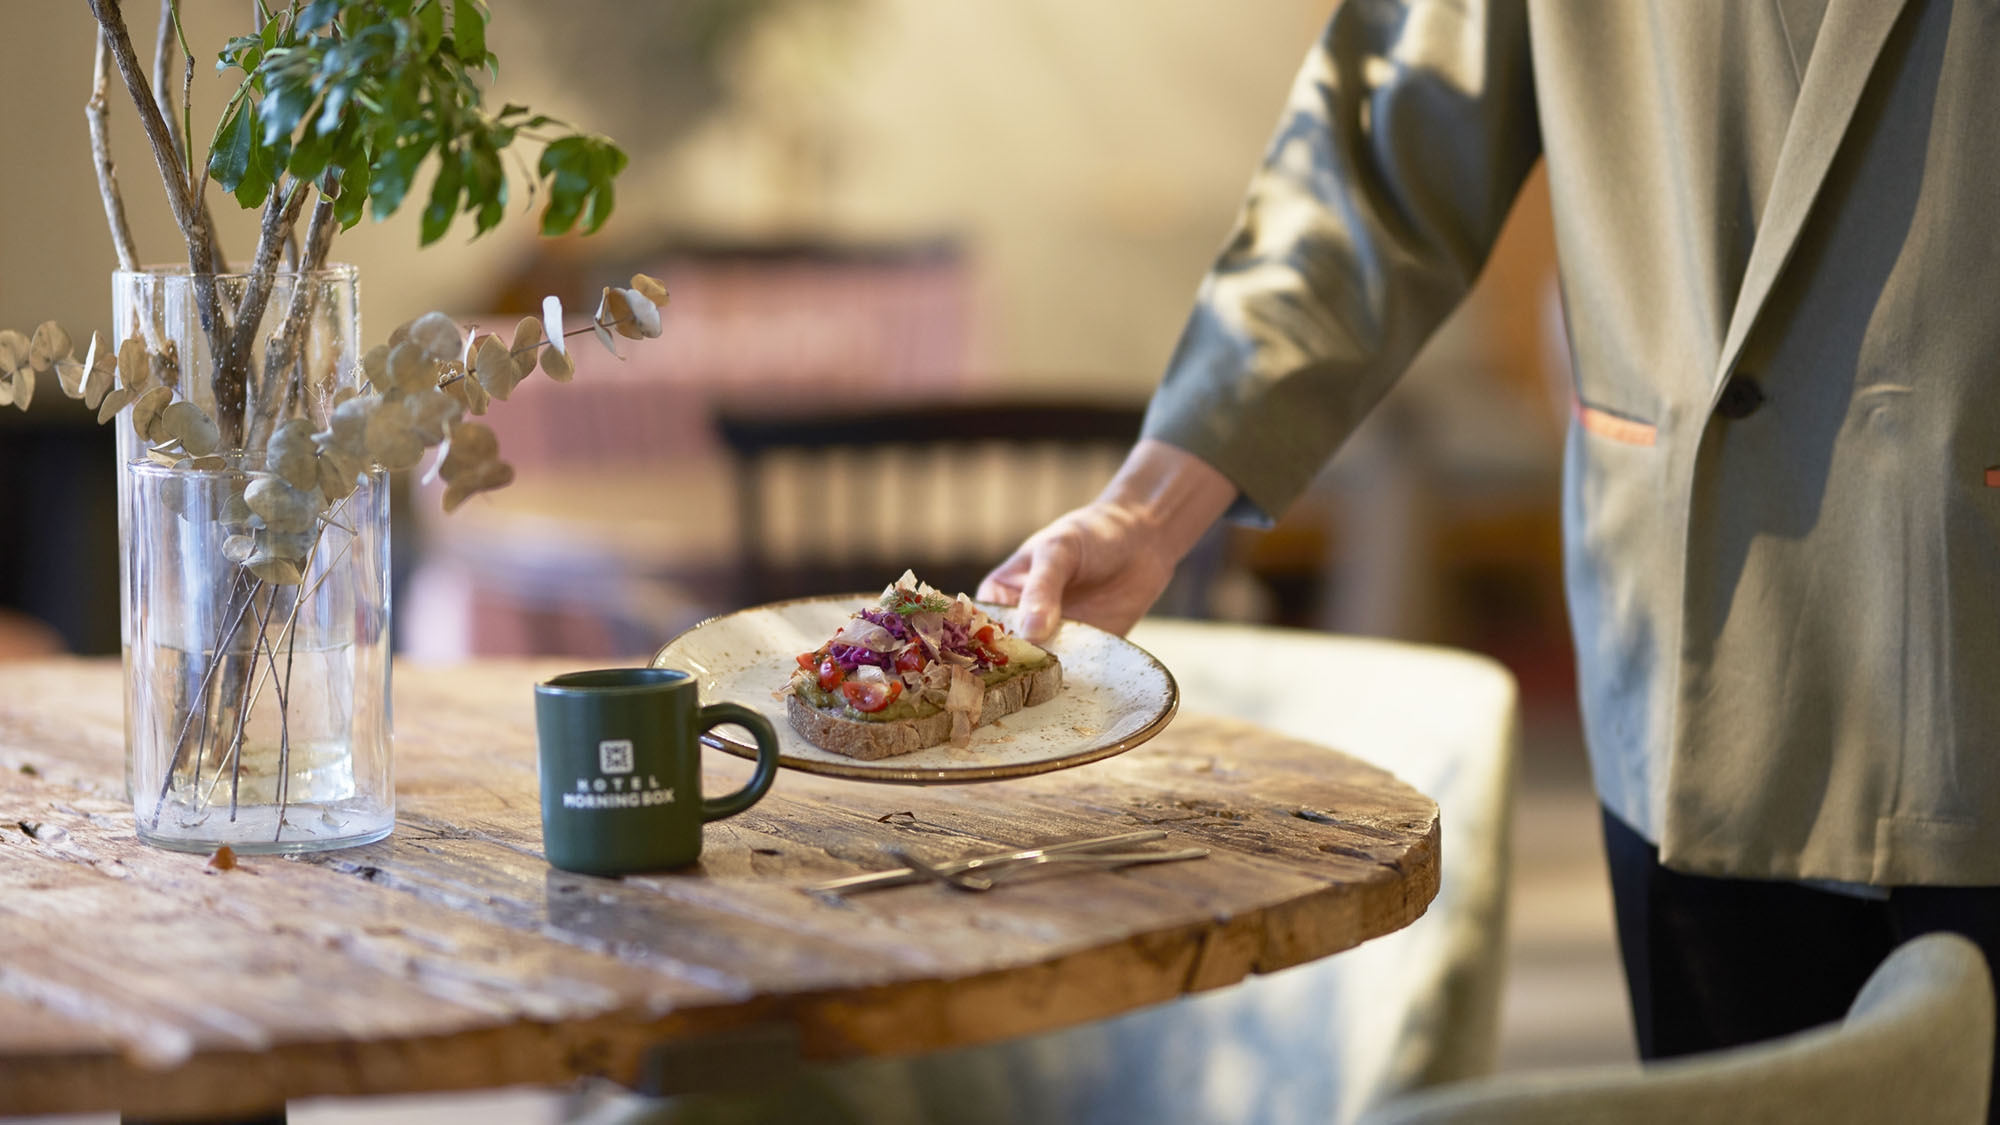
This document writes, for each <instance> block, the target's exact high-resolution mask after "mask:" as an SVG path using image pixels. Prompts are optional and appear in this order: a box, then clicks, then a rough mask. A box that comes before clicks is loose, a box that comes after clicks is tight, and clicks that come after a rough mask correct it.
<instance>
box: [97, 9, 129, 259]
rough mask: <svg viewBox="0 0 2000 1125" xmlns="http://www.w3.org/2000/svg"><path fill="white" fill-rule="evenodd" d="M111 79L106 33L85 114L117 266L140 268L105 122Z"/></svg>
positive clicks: (99, 46)
mask: <svg viewBox="0 0 2000 1125" xmlns="http://www.w3.org/2000/svg"><path fill="white" fill-rule="evenodd" d="M110 83H111V59H110V56H109V55H108V54H106V52H105V50H104V35H103V33H102V32H99V33H98V36H97V73H96V77H95V78H94V79H93V80H92V82H91V86H90V100H89V101H87V102H85V103H84V104H83V115H84V118H85V119H86V120H88V121H89V122H90V156H91V159H92V161H93V162H94V163H95V164H96V165H97V191H98V194H100V195H102V196H103V197H104V222H105V224H106V225H107V226H109V227H110V228H111V245H112V246H114V247H116V248H117V250H118V268H119V269H121V270H136V269H138V268H139V252H138V250H137V249H136V248H135V247H134V245H133V242H132V224H131V223H130V222H129V221H127V219H126V218H125V198H124V196H122V195H120V194H119V192H118V169H117V168H116V166H114V165H113V164H112V163H111V133H110V130H109V128H107V126H106V124H105V118H106V113H107V110H108V108H109V107H108V106H107V105H106V104H105V97H104V95H105V88H106V87H107V86H109V85H110Z"/></svg>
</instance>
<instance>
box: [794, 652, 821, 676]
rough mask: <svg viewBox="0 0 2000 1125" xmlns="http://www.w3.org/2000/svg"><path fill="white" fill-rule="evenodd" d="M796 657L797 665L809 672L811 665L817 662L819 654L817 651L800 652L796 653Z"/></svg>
mask: <svg viewBox="0 0 2000 1125" xmlns="http://www.w3.org/2000/svg"><path fill="white" fill-rule="evenodd" d="M797 659H798V662H799V667H801V668H804V669H805V670H806V671H808V672H810V671H812V670H813V665H815V664H818V663H819V660H820V654H819V653H817V652H802V653H800V654H799V655H798V657H797Z"/></svg>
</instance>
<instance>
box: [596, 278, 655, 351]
mask: <svg viewBox="0 0 2000 1125" xmlns="http://www.w3.org/2000/svg"><path fill="white" fill-rule="evenodd" d="M630 292H632V291H631V290H630V289H613V288H611V287H610V286H605V289H604V296H602V297H599V298H598V299H597V323H598V324H600V325H602V326H603V327H605V328H609V329H612V330H613V331H615V332H617V333H618V334H619V335H620V336H623V337H625V338H626V339H628V340H638V339H643V338H644V333H642V332H640V331H639V326H638V325H637V324H635V323H633V321H632V299H631V298H630V297H628V296H626V294H627V293H630Z"/></svg>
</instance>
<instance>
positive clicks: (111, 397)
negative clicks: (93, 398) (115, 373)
mask: <svg viewBox="0 0 2000 1125" xmlns="http://www.w3.org/2000/svg"><path fill="white" fill-rule="evenodd" d="M138 397H139V396H138V394H137V393H136V392H134V391H133V390H132V389H131V388H130V387H119V388H118V389H117V390H114V391H112V392H111V393H110V394H107V395H105V396H104V399H103V401H102V402H99V403H98V404H97V424H98V425H100V426H102V425H103V424H104V423H106V422H109V421H111V420H112V419H113V418H116V417H117V416H118V412H119V411H120V410H123V409H125V408H126V407H128V406H130V405H132V400H133V399H135V398H138Z"/></svg>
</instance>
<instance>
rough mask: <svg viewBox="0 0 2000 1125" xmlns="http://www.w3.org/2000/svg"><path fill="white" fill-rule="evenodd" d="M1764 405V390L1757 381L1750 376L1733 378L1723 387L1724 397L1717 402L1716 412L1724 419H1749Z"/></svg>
mask: <svg viewBox="0 0 2000 1125" xmlns="http://www.w3.org/2000/svg"><path fill="white" fill-rule="evenodd" d="M1762 405H1764V389H1763V388H1762V387H1759V386H1758V385H1757V380H1755V379H1752V378H1751V377H1750V376H1748V375H1736V376H1732V377H1731V378H1730V380H1729V382H1727V383H1725V384H1723V386H1722V397H1721V398H1719V399H1717V400H1716V402H1715V412H1716V413H1717V414H1720V415H1722V416H1723V417H1724V418H1748V417H1750V416H1751V415H1752V414H1755V413H1757V408H1758V407H1760V406H1762Z"/></svg>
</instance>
